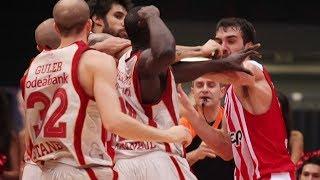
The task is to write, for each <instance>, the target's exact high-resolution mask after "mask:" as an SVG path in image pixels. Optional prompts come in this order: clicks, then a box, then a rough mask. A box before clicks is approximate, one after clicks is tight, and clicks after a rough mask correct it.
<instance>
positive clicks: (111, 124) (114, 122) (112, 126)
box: [103, 113, 120, 133]
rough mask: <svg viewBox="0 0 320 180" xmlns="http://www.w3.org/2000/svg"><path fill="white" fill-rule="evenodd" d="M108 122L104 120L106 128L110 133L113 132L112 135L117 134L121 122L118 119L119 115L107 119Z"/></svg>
mask: <svg viewBox="0 0 320 180" xmlns="http://www.w3.org/2000/svg"><path fill="white" fill-rule="evenodd" d="M106 119H107V121H106V120H103V126H104V128H105V129H106V130H107V131H109V132H112V133H116V132H117V129H118V128H119V126H120V125H119V123H120V122H119V121H118V119H119V118H118V119H117V115H116V113H115V114H114V115H113V116H112V117H108V118H106Z"/></svg>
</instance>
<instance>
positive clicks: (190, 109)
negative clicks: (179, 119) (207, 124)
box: [177, 84, 198, 119]
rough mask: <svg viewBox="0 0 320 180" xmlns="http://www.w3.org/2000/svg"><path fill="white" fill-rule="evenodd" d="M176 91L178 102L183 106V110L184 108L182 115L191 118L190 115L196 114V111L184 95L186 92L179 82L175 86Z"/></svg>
mask: <svg viewBox="0 0 320 180" xmlns="http://www.w3.org/2000/svg"><path fill="white" fill-rule="evenodd" d="M177 91H178V98H179V102H180V104H181V105H182V106H183V110H184V112H183V115H184V116H185V117H186V118H188V119H192V118H191V117H194V116H198V113H197V111H196V110H195V108H194V107H193V105H192V104H191V102H190V101H189V98H188V96H187V95H186V93H185V92H184V91H183V89H182V87H181V84H179V85H178V86H177Z"/></svg>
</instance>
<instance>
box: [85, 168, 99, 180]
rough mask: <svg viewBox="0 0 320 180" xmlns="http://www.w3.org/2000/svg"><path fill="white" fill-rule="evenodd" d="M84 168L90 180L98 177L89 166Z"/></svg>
mask: <svg viewBox="0 0 320 180" xmlns="http://www.w3.org/2000/svg"><path fill="white" fill-rule="evenodd" d="M85 170H86V172H87V173H88V175H89V177H90V179H91V180H98V178H97V177H96V175H95V174H94V171H93V170H92V169H91V168H85Z"/></svg>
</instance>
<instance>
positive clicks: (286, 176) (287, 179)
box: [261, 172, 296, 180]
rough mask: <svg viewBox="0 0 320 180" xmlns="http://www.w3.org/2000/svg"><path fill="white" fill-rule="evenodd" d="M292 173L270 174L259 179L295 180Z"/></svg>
mask: <svg viewBox="0 0 320 180" xmlns="http://www.w3.org/2000/svg"><path fill="white" fill-rule="evenodd" d="M295 179H296V178H295V174H294V172H279V173H271V174H268V175H266V176H264V177H261V180H295Z"/></svg>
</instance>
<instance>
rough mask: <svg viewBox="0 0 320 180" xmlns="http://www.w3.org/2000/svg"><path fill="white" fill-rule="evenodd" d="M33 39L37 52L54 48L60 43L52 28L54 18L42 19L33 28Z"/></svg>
mask: <svg viewBox="0 0 320 180" xmlns="http://www.w3.org/2000/svg"><path fill="white" fill-rule="evenodd" d="M34 36H35V39H36V43H37V49H38V50H39V52H41V51H43V50H51V49H56V48H58V47H59V45H60V37H59V35H58V33H57V32H56V31H55V29H54V19H53V18H49V19H47V20H45V21H43V22H42V23H41V24H39V26H38V27H37V28H36V30H35V35H34Z"/></svg>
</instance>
